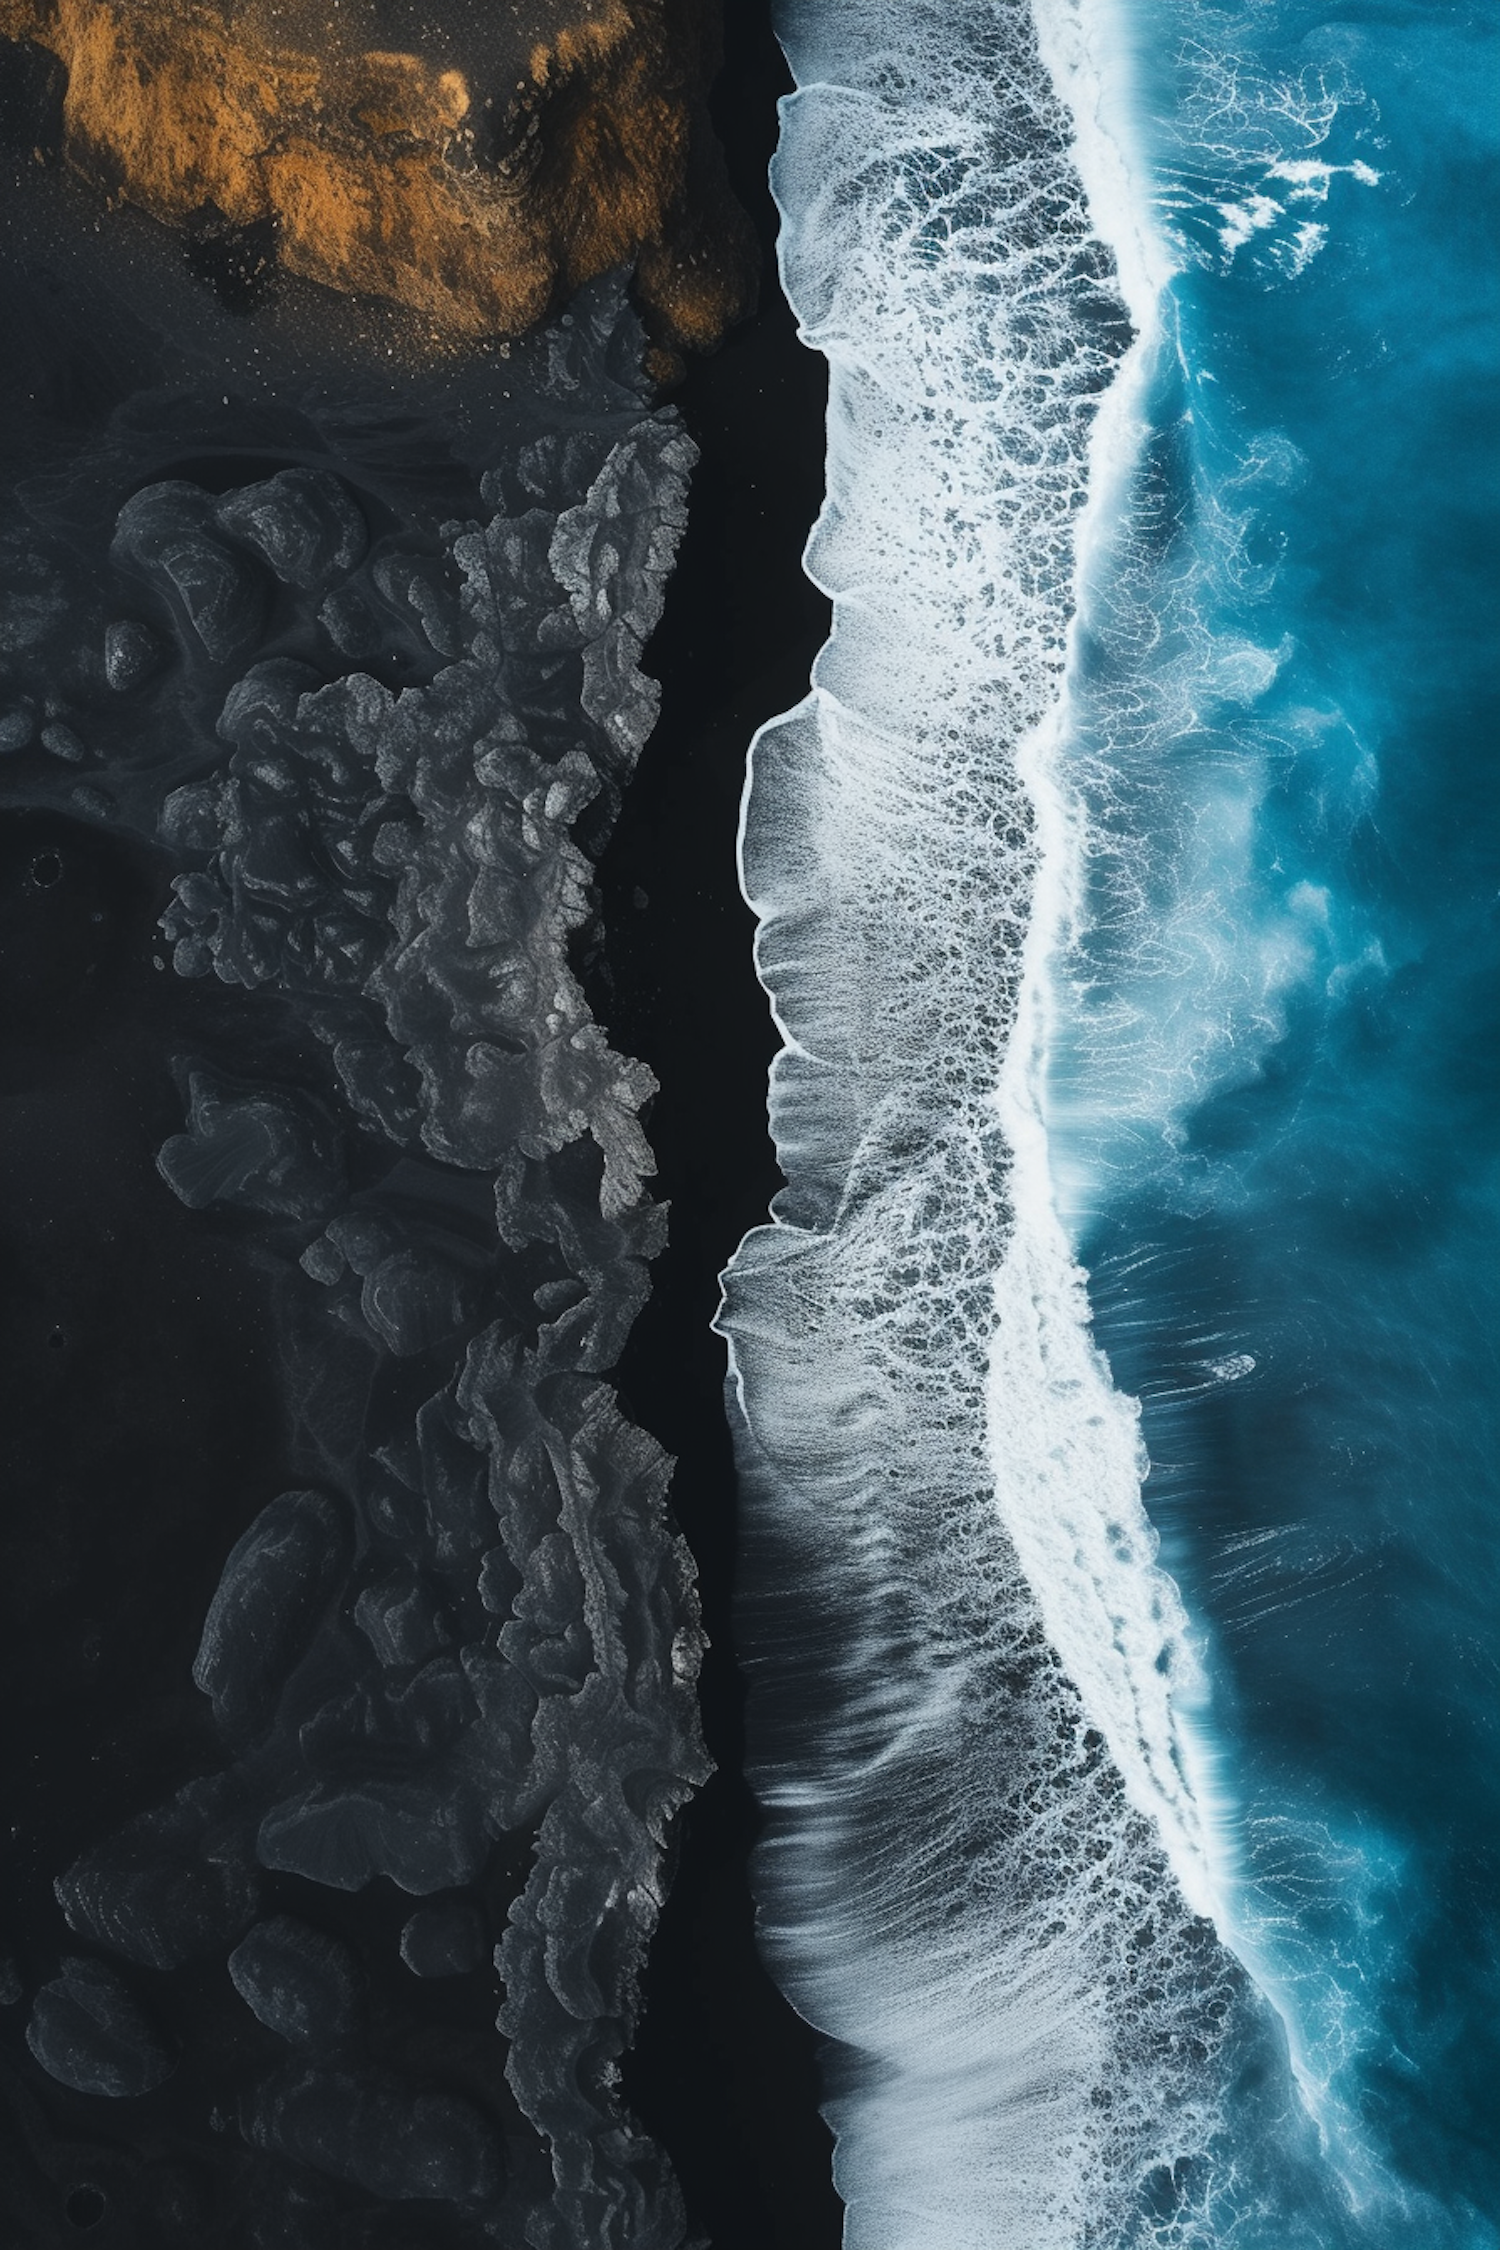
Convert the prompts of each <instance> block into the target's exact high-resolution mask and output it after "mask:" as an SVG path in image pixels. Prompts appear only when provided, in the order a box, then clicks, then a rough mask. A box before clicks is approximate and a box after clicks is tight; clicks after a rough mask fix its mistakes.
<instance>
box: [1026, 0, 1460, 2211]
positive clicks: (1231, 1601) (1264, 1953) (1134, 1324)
mask: <svg viewBox="0 0 1500 2250" xmlns="http://www.w3.org/2000/svg"><path fill="white" fill-rule="evenodd" d="M1130 12H1131V18H1132V21H1133V22H1134V24H1135V25H1136V27H1137V33H1138V40H1137V60H1138V66H1139V71H1140V83H1139V88H1138V95H1137V113H1138V115H1137V122H1138V128H1139V132H1140V136H1141V144H1142V146H1143V148H1144V149H1145V151H1146V153H1147V155H1148V157H1149V161H1150V166H1151V171H1152V175H1153V181H1154V187H1155V192H1156V196H1157V209H1158V216H1159V220H1160V223H1161V224H1162V225H1163V226H1164V227H1165V228H1166V229H1167V230H1168V231H1169V233H1170V234H1171V236H1172V238H1173V240H1174V241H1175V243H1176V246H1177V255H1178V260H1179V270H1178V272H1177V275H1176V278H1175V280H1174V282H1173V285H1172V288H1171V291H1170V303H1169V308H1168V322H1167V326H1168V334H1167V336H1166V339H1165V341H1164V343H1163V346H1162V348H1161V350H1160V351H1159V352H1158V353H1157V355H1156V358H1155V362H1154V365H1153V369H1152V373H1151V377H1150V385H1149V394H1148V398H1147V415H1148V422H1149V432H1148V437H1147V442H1146V445H1145V449H1144V453H1143V456H1142V459H1141V462H1140V466H1139V471H1138V474H1137V475H1136V477H1135V479H1134V482H1133V484H1132V486H1131V489H1130V492H1129V494H1128V497H1127V501H1126V503H1125V505H1124V507H1123V510H1122V513H1121V516H1120V519H1119V521H1118V523H1116V524H1115V525H1114V526H1113V544H1112V545H1111V546H1110V548H1109V550H1108V552H1107V553H1103V554H1101V555H1100V556H1099V557H1097V558H1096V563H1095V567H1094V568H1093V570H1092V573H1091V577H1090V582H1089V584H1088V586H1087V587H1086V600H1085V632H1084V637H1083V639H1082V642H1081V644H1080V654H1079V663H1078V669H1077V678H1076V682H1075V695H1074V720H1075V723H1074V729H1073V738H1072V742H1071V745H1070V751H1069V757H1070V761H1071V768H1072V774H1073V779H1074V781H1075V783H1076V785H1077V786H1078V787H1079V788H1080V789H1081V791H1082V793H1083V795H1084V798H1085V800H1086V802H1087V803H1088V805H1089V807H1090V810H1091V813H1092V816H1093V822H1094V836H1095V849H1094V853H1093V857H1092V859H1091V863H1090V865H1091V883H1092V890H1091V897H1090V908H1091V919H1090V921H1089V924H1088V927H1087V930H1086V934H1085V937H1084V941H1083V944H1082V947H1081V951H1080V954H1079V957H1078V959H1077V961H1076V963H1075V970H1076V977H1077V1004H1076V1007H1075V1009H1074V1011H1073V1014H1072V1018H1071V1022H1070V1026H1069V1029H1068V1031H1067V1034H1066V1036H1065V1038H1064V1039H1063V1041H1062V1042H1061V1045H1060V1047H1059V1049H1058V1052H1057V1055H1056V1061H1055V1068H1054V1072H1053V1081H1052V1087H1051V1101H1052V1128H1053V1136H1054V1139H1053V1146H1054V1154H1055V1158H1056V1162H1057V1168H1058V1175H1059V1178H1060V1180H1061V1181H1062V1182H1063V1184H1064V1190H1065V1197H1066V1200H1067V1202H1068V1207H1069V1216H1070V1219H1071V1223H1072V1226H1073V1230H1074V1234H1075V1239H1076V1241H1077V1244H1078V1247H1079V1252H1080V1255H1081V1257H1082V1260H1083V1262H1084V1264H1085V1265H1086V1266H1087V1267H1088V1268H1089V1270H1090V1273H1091V1276H1092V1298H1093V1304H1094V1309H1095V1319H1096V1335H1097V1338H1098V1341H1099V1342H1100V1344H1101V1346H1102V1347H1103V1349H1104V1350H1105V1352H1106V1353H1107V1355H1108V1358H1109V1361H1110V1364H1111V1367H1112V1370H1113V1373H1114V1376H1115V1379H1116V1381H1117V1383H1118V1384H1119V1385H1120V1386H1121V1387H1122V1388H1123V1389H1125V1390H1127V1391H1129V1392H1132V1393H1134V1394H1135V1395H1136V1396H1138V1397H1139V1398H1140V1399H1141V1401H1142V1404H1143V1411H1144V1432H1145V1437H1146V1441H1147V1445H1148V1447H1149V1451H1150V1455H1151V1460H1152V1471H1151V1475H1150V1478H1149V1480H1148V1483H1147V1487H1146V1498H1147V1502H1148V1506H1149V1509H1150V1512H1151V1515H1152V1518H1153V1520H1154V1522H1155V1524H1156V1526H1157V1528H1158V1529H1159V1531H1160V1533H1161V1536H1162V1542H1163V1548H1162V1553H1163V1560H1164V1561H1165V1562H1166V1563H1167V1564H1168V1565H1169V1567H1170V1568H1171V1569H1172V1571H1173V1572H1174V1573H1175V1575H1176V1576H1177V1578H1178V1581H1179V1583H1180V1585H1181V1587H1182V1589H1183V1592H1184V1595H1185V1597H1186V1599H1187V1601H1188V1603H1189V1607H1190V1610H1191V1613H1192V1615H1193V1618H1194V1620H1195V1623H1196V1624H1197V1626H1198V1627H1199V1629H1200V1631H1201V1632H1202V1635H1203V1638H1204V1647H1205V1654H1206V1658H1207V1665H1208V1671H1209V1674H1210V1678H1211V1681H1212V1688H1213V1700H1212V1707H1211V1709H1210V1711H1209V1712H1208V1713H1207V1714H1206V1715H1205V1717H1204V1718H1203V1720H1202V1722H1201V1723H1202V1724H1203V1726H1204V1728H1205V1729H1206V1731H1207V1734H1208V1738H1209V1740H1210V1742H1211V1744H1212V1747H1213V1750H1214V1753H1215V1760H1216V1768H1217V1775H1218V1781H1219V1785H1220V1789H1221V1793H1222V1802H1221V1805H1220V1807H1219V1813H1220V1818H1221V1821H1222V1826H1223V1841H1224V1848H1225V1851H1226V1855H1227V1857H1228V1859H1229V1861H1230V1864H1231V1865H1232V1866H1233V1868H1234V1870H1235V1874H1236V1888H1235V1893H1234V1915H1235V1918H1236V1921H1237V1926H1238V1932H1239V1936H1240V1940H1241V1942H1242V1944H1243V1946H1244V1948H1245V1949H1246V1950H1247V1952H1248V1955H1249V1957H1250V1959H1251V1961H1252V1965H1253V1966H1254V1967H1255V1969H1256V1972H1257V1974H1258V1975H1260V1976H1261V1977H1262V1979H1263V1981H1266V1982H1267V1983H1268V1984H1269V1985H1270V1988H1271V1989H1272V1991H1273V1993H1274V1995H1275V1997H1276V1998H1277V2000H1278V2002H1279V2004H1280V2005H1281V2006H1282V2008H1283V2009H1284V2011H1285V2014H1286V2017H1287V2021H1288V2026H1289V2032H1290V2036H1291V2039H1292V2043H1293V2049H1294V2053H1295V2054H1296V2055H1297V2056H1298V2059H1299V2065H1300V2068H1301V2070H1302V2072H1303V2074H1304V2077H1305V2082H1306V2084H1307V2087H1308V2089H1309V2092H1310V2096H1311V2099H1312V2102H1313V2106H1314V2108H1315V2111H1316V2113H1317V2114H1319V2116H1320V2117H1321V2118H1322V2120H1323V2122H1324V2123H1325V2125H1326V2127H1327V2130H1328V2132H1329V2135H1330V2139H1329V2151H1330V2156H1331V2158H1332V2160H1333V2161H1334V2163H1335V2164H1336V2166H1337V2167H1338V2169H1339V2170H1340V2171H1341V2172H1343V2173H1344V2175H1345V2176H1346V2178H1348V2179H1349V2180H1350V2181H1351V2182H1352V2183H1353V2185H1354V2187H1355V2190H1356V2193H1358V2194H1360V2195H1361V2196H1367V2197H1368V2200H1365V2201H1363V2202H1362V2205H1361V2208H1362V2210H1363V2211H1364V2214H1365V2217H1364V2222H1363V2223H1364V2225H1365V2227H1366V2229H1367V2238H1368V2239H1369V2240H1370V2241H1371V2242H1376V2243H1382V2244H1383V2243H1387V2242H1389V2243H1392V2244H1394V2243H1401V2244H1411V2245H1412V2246H1413V2250H1417V2246H1419V2245H1420V2246H1425V2245H1427V2244H1429V2243H1437V2242H1438V2241H1440V2240H1442V2241H1450V2242H1452V2243H1453V2244H1455V2245H1462V2246H1464V2250H1468V2246H1470V2245H1476V2246H1477V2245H1480V2244H1487V2243H1491V2242H1494V2241H1495V2240H1496V2239H1500V2237H1497V2232H1496V2229H1497V2223H1500V2119H1497V2115H1496V2107H1497V2103H1496V2096H1497V2090H1500V2039H1497V2032H1500V1960H1497V1953H1500V1946H1497V1930H1500V1741H1497V1724H1496V1722H1497V1712H1500V1696H1497V1672H1500V1664H1497V1633H1496V1614H1497V1608H1500V1539H1497V1513H1500V1511H1497V1507H1496V1500H1497V1492H1496V1482H1497V1479H1496V1462H1497V1459H1500V1426H1497V1425H1500V1385H1497V1383H1496V1369H1495V1338H1496V1335H1497V1333H1500V1164H1497V1158H1500V1129H1497V1109H1500V1103H1497V1079H1500V1023H1497V1016H1500V903H1497V901H1500V726H1497V724H1496V717H1495V707H1494V706H1495V697H1494V682H1495V677H1496V657H1497V645H1496V642H1497V635H1496V619H1497V616H1500V583H1497V580H1500V557H1497V542H1496V539H1495V533H1494V527H1495V522H1496V502H1497V497H1500V495H1497V482H1500V479H1497V447H1496V429H1497V420H1500V417H1497V403H1500V401H1497V380H1496V369H1497V326H1500V322H1497V313H1500V307H1497V295H1500V291H1497V274H1496V265H1497V261H1496V259H1495V256H1494V248H1493V245H1494V235H1495V218H1496V200H1497V199H1496V177H1497V173H1496V155H1497V141H1500V53H1497V51H1496V50H1497V44H1500V43H1497V38H1496V32H1497V29H1500V26H1497V24H1496V21H1495V19H1494V18H1493V16H1491V15H1489V14H1488V12H1481V11H1480V10H1479V9H1477V8H1475V7H1470V6H1446V5H1440V4H1434V0H1421V4H1419V5H1408V4H1404V0H1403V4H1392V5H1370V4H1369V0H1358V4H1356V5H1354V6H1351V7H1349V8H1348V9H1347V10H1345V11H1343V12H1342V13H1341V14H1340V15H1339V16H1338V18H1337V19H1330V18H1329V17H1328V16H1326V15H1325V14H1324V13H1322V12H1321V11H1320V10H1318V9H1316V8H1313V7H1306V6H1298V5H1293V4H1289V0H1276V4H1275V5H1258V6H1244V7H1240V8H1235V9H1229V10H1224V11H1207V10H1203V9H1199V8H1194V7H1190V6H1189V5H1187V4H1186V0H1132V6H1131V11H1130ZM1309 167H1312V169H1309ZM1320 167H1338V168H1339V169H1336V170H1331V171H1323V170H1320V169H1319V168H1320ZM1309 229H1321V230H1324V231H1323V232H1321V233H1312V232H1309V231H1308V230H1309ZM1250 1362H1253V1366H1252V1365H1250V1364H1249V1363H1250Z"/></svg>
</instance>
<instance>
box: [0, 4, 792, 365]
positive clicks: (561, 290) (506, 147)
mask: <svg viewBox="0 0 1500 2250" xmlns="http://www.w3.org/2000/svg"><path fill="white" fill-rule="evenodd" d="M576 4H577V5H578V6H579V8H580V15H579V18H578V20H577V21H576V22H573V23H567V24H564V25H562V26H561V27H560V28H556V29H554V30H553V31H552V34H551V36H550V37H548V38H545V39H542V40H539V41H536V42H534V43H533V44H532V45H531V47H530V49H529V52H528V53H526V54H525V56H524V58H523V59H522V60H521V62H520V64H519V67H518V68H516V69H515V70H514V73H513V76H512V80H511V84H512V88H513V91H512V92H511V94H510V96H509V98H508V99H507V101H506V103H505V107H504V109H503V112H502V113H501V114H499V115H498V116H497V115H496V113H495V110H494V105H493V97H490V98H489V99H488V100H485V99H484V98H483V90H482V89H480V90H478V92H477V93H476V89H475V88H474V87H473V86H472V85H471V84H470V82H469V80H468V79H467V78H466V76H465V75H464V73H463V72H462V71H460V70H457V69H454V68H452V67H448V66H447V65H445V63H444V61H443V59H442V58H441V57H438V58H427V57H424V56H419V55H415V54H405V53H389V52H385V51H380V50H363V51H362V50H360V49H358V48H357V47H345V46H343V45H342V44H341V43H340V42H339V39H338V36H337V32H336V30H329V29H327V28H325V27H326V26H327V21H328V19H327V17H326V15H322V13H321V11H320V16H321V22H320V26H319V29H318V31H317V33H316V34H315V35H314V43H312V44H307V45H299V46H296V47H292V46H288V45H284V44H282V43H281V38H282V37H283V36H284V32H283V29H282V25H283V23H284V20H285V18H284V16H282V17H278V18H276V19H274V20H273V18H272V16H271V13H270V10H269V8H268V7H266V6H260V7H256V6H252V7H250V8H244V7H239V8H236V7H234V5H233V0H218V4H214V0H0V37H5V38H9V39H15V40H31V41H34V42H35V43H36V44H37V45H39V46H43V47H46V48H48V49H49V50H50V51H51V52H52V53H53V54H55V55H56V56H57V57H58V58H59V59H60V61H61V62H62V63H63V65H64V66H65V68H66V70H67V73H68V88H67V96H66V101H65V106H64V125H65V134H66V143H65V145H66V151H67V155H68V159H69V161H70V163H71V164H72V165H73V166H74V167H75V168H76V169H77V170H78V171H79V172H81V173H82V174H83V175H84V176H85V177H86V178H88V179H90V180H91V181H93V182H94V184H95V185H96V186H98V187H100V188H102V189H103V190H104V191H105V192H106V193H107V194H108V195H109V196H111V197H112V198H116V199H120V200H125V201H129V202H131V203H134V204H136V205H138V206H139V207H140V208H141V209H143V210H146V211H149V212H150V213H151V214H152V215H153V216H154V217H156V218H158V219H163V220H167V221H169V222H175V223H179V224H180V223H182V222H184V221H186V220H188V219H189V218H190V217H192V216H193V215H194V214H197V213H199V212H201V211H202V210H203V209H204V208H205V206H209V205H212V206H214V207H215V208H216V209H217V211H218V212H220V213H222V214H223V217H224V218H225V219H226V220H228V221H229V222H231V223H232V224H234V225H237V226H238V225H246V224H250V223H252V222H254V221H257V220H265V219H267V218H271V219H274V221H275V224H276V229H277V244H278V252H279V256H280V259H281V262H282V264H283V265H285V266H286V267H287V269H288V270H289V271H290V272H292V273H295V274H299V275H301V276H303V277H304V278H305V279H307V280H310V281H317V282H322V283H324V284H326V285H327V286H329V287H331V288H335V289H340V290H351V291H359V292H367V293H369V294H372V295H375V296H380V297H385V298H390V299H393V300H394V301H395V302H397V303H399V304H402V305H405V306H408V307H409V308H410V309H411V310H412V311H413V312H415V313H418V314H420V315H422V316H424V317H425V318H426V319H427V320H428V321H429V322H430V323H432V324H433V325H434V326H435V327H436V328H438V329H439V330H441V331H443V332H445V333H447V334H449V335H451V336H454V337H457V338H464V337H477V336H481V335H487V334H496V333H498V334H502V335H505V334H509V335H514V334H517V333H519V332H520V331H522V330H523V329H526V328H528V327H530V326H531V325H532V324H533V323H534V322H535V321H536V320H538V319H539V318H540V317H541V316H542V315H543V314H544V313H545V312H546V311H547V310H548V308H549V306H550V305H552V304H553V303H555V302H556V301H557V299H558V298H559V297H561V296H563V295H565V294H567V293H568V292H570V291H572V290H573V289H576V288H577V287H579V286H580V285H581V284H582V283H583V282H585V281H588V280H591V279H592V278H593V277H594V276H595V275H596V274H598V273H602V272H603V271H605V270H606V269H607V268H608V267H610V266H613V265H617V264H620V263H622V262H624V261H625V260H627V259H630V258H639V265H638V290H639V293H640V296H641V298H642V301H643V304H644V305H645V307H646V309H647V311H648V314H650V313H654V314H655V316H656V318H655V322H654V326H655V327H656V329H657V331H658V336H659V339H660V340H662V341H664V342H665V343H666V344H667V345H668V346H671V345H675V344H683V345H690V346H692V347H694V348H697V349H700V350H701V349H704V348H705V347H706V346H708V345H710V344H712V343H713V342H715V341H716V340H717V338H718V337H719V336H720V335H722V333H723V331H724V329H725V328H726V327H727V326H728V324H729V323H730V322H731V321H732V320H733V319H735V318H736V317H737V316H738V315H739V314H740V313H741V312H742V311H743V310H744V309H745V307H746V300H747V297H748V294H749V290H750V286H751V280H752V273H753V250H752V249H751V247H750V245H749V239H748V229H747V228H746V226H745V223H744V221H743V219H742V218H741V217H740V215H739V214H738V212H737V210H736V209H735V207H734V205H733V203H732V201H731V199H730V197H729V194H728V190H727V187H726V186H725V185H724V183H723V180H722V176H721V171H720V168H719V167H718V166H717V164H716V161H715V156H716V152H714V151H713V150H712V148H711V146H709V145H707V144H708V143H710V142H711V135H710V134H709V130H708V127H707V122H706V118H705V117H704V114H703V108H702V97H703V94H704V92H705V91H706V86H707V79H708V74H709V71H710V68H711V64H712V60H713V57H712V53H711V50H710V43H709V41H708V39H707V37H706V35H705V25H704V21H703V18H704V13H705V0H594V4H593V5H592V6H591V5H590V0H576ZM584 10H587V11H588V12H587V13H584V12H582V11H584ZM353 13H355V11H352V10H351V14H353ZM293 20H294V21H295V20H296V19H295V17H294V18H293ZM306 35H307V34H306V31H305V30H304V36H305V37H306ZM481 104H482V106H481Z"/></svg>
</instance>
